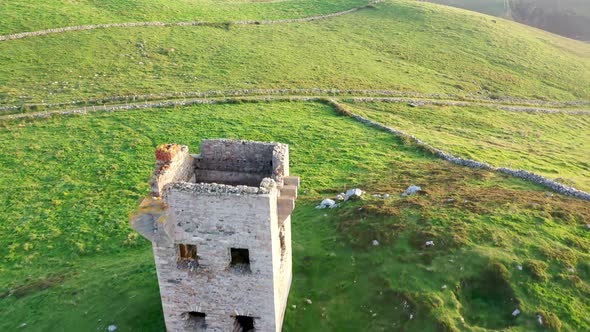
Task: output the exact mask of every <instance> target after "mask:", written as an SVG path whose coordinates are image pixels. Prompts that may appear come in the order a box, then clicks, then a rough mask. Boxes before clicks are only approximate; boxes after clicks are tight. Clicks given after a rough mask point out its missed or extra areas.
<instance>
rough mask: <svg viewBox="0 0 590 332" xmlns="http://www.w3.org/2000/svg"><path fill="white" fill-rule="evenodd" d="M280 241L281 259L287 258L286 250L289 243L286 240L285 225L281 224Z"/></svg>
mask: <svg viewBox="0 0 590 332" xmlns="http://www.w3.org/2000/svg"><path fill="white" fill-rule="evenodd" d="M279 242H280V244H281V261H282V260H283V259H284V258H285V252H286V251H287V243H286V242H285V225H281V227H280V228H279Z"/></svg>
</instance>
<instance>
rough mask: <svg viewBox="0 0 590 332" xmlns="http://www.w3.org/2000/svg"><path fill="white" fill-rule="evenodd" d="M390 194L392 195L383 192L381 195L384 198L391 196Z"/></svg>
mask: <svg viewBox="0 0 590 332" xmlns="http://www.w3.org/2000/svg"><path fill="white" fill-rule="evenodd" d="M389 196H390V195H389V194H383V196H381V197H383V198H389Z"/></svg>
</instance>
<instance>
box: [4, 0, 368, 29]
mask: <svg viewBox="0 0 590 332" xmlns="http://www.w3.org/2000/svg"><path fill="white" fill-rule="evenodd" d="M367 2H368V1H365V0H340V1H320V0H297V1H295V0H282V1H240V0H238V1H224V0H175V1H167V0H134V1H117V0H103V1H91V0H79V1H67V0H42V1H36V2H31V1H27V0H13V1H10V3H8V2H3V3H0V16H1V17H2V21H0V34H11V33H18V32H24V31H35V30H44V29H51V28H59V27H64V26H71V25H86V24H101V23H124V22H146V21H162V22H184V21H208V22H227V21H237V20H276V19H285V18H298V17H305V16H312V15H321V14H326V13H333V12H337V11H342V10H347V9H350V8H352V7H357V6H362V5H364V4H366V3H367Z"/></svg>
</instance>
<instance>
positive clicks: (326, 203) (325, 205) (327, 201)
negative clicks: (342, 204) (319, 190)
mask: <svg viewBox="0 0 590 332" xmlns="http://www.w3.org/2000/svg"><path fill="white" fill-rule="evenodd" d="M334 205H336V202H335V201H334V200H331V199H329V198H326V199H324V200H323V201H322V202H321V203H320V205H318V206H316V207H315V208H316V209H325V208H333V207H334Z"/></svg>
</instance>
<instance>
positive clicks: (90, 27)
mask: <svg viewBox="0 0 590 332" xmlns="http://www.w3.org/2000/svg"><path fill="white" fill-rule="evenodd" d="M383 1H384V0H373V1H371V2H369V3H368V4H367V5H364V6H360V7H355V8H351V9H348V10H344V11H340V12H335V13H330V14H325V15H316V16H309V17H302V18H292V19H283V20H242V21H232V22H205V21H190V22H131V23H105V24H89V25H78V26H69V27H63V28H54V29H46V30H39V31H31V32H21V33H15V34H10V35H2V36H0V42H1V41H5V40H14V39H22V38H28V37H36V36H45V35H49V34H55V33H64V32H69V31H85V30H95V29H107V28H136V27H172V26H213V27H224V26H230V25H232V24H235V25H267V24H284V23H301V22H310V21H317V20H323V19H327V18H330V17H336V16H342V15H346V14H350V13H353V12H356V11H358V10H361V9H364V8H367V7H369V6H372V5H375V4H377V3H380V2H383Z"/></svg>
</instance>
